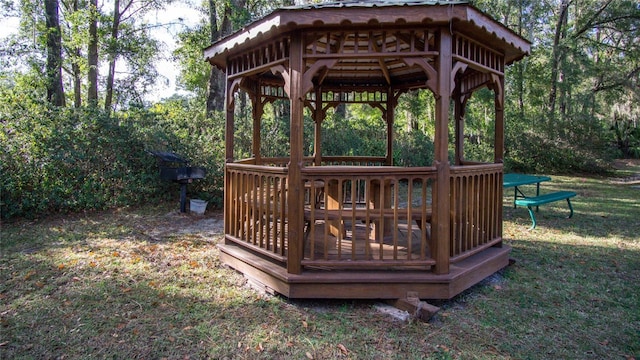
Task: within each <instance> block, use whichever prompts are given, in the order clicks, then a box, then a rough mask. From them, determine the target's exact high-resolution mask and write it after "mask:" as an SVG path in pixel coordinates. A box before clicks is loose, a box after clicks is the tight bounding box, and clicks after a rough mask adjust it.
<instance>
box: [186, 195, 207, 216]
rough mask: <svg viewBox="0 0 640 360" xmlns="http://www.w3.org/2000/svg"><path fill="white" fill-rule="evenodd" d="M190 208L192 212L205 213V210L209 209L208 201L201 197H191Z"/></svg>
mask: <svg viewBox="0 0 640 360" xmlns="http://www.w3.org/2000/svg"><path fill="white" fill-rule="evenodd" d="M189 209H190V210H191V212H192V213H196V214H197V215H204V211H205V210H207V202H206V201H204V200H200V199H191V201H190V204H189Z"/></svg>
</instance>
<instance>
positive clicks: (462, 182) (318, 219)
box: [221, 158, 509, 298]
mask: <svg viewBox="0 0 640 360" xmlns="http://www.w3.org/2000/svg"><path fill="white" fill-rule="evenodd" d="M347 160H348V162H349V163H350V164H356V165H351V166H342V165H327V166H307V167H304V168H302V170H301V172H302V182H303V184H300V185H298V186H304V188H305V191H304V193H305V198H304V203H305V206H304V211H303V212H302V213H299V214H292V213H290V212H289V211H288V208H287V205H286V204H288V203H289V202H288V198H287V196H288V189H289V187H290V186H292V184H289V179H288V168H287V167H284V166H281V165H282V162H281V161H279V160H278V159H261V160H260V161H259V162H260V164H257V162H258V161H257V160H255V159H252V160H245V161H241V162H238V163H228V164H227V165H226V180H225V181H226V189H227V191H226V193H225V197H226V198H225V204H226V206H225V244H224V245H221V256H222V258H223V261H224V262H225V263H227V264H229V265H230V266H232V267H234V268H236V269H238V270H240V271H241V272H243V273H245V275H247V276H249V277H253V278H255V279H256V280H257V281H259V282H261V283H263V284H265V286H267V287H270V288H272V289H274V290H275V291H277V292H279V293H282V294H284V295H286V296H289V297H329V298H336V297H341V296H342V292H343V291H347V290H348V289H360V290H361V291H362V292H352V293H351V295H344V296H346V297H354V295H356V294H357V295H358V296H362V297H364V298H369V297H372V298H393V297H394V296H395V295H397V292H398V291H400V292H402V291H404V290H406V289H412V290H410V291H414V290H415V291H418V290H419V291H420V293H421V294H424V295H425V296H424V298H450V297H452V296H455V294H457V293H459V292H460V291H462V290H464V289H466V288H467V287H469V286H471V285H473V284H474V283H476V282H478V281H479V280H480V279H482V278H484V277H486V276H488V275H490V274H492V273H494V272H495V271H497V270H499V269H501V268H502V267H504V266H506V264H507V263H508V252H509V249H508V248H507V247H501V246H502V238H501V235H500V234H501V233H502V232H501V219H502V216H501V211H502V165H501V164H482V165H466V166H454V167H451V171H450V178H449V179H450V180H449V181H450V184H449V186H450V189H451V190H450V229H451V230H450V235H449V237H448V238H447V239H437V238H435V237H434V236H432V231H431V229H432V228H435V227H436V226H437V224H436V223H435V219H436V218H437V217H436V216H434V213H435V212H437V211H438V209H434V208H432V198H433V191H434V189H435V188H436V186H437V184H436V181H437V176H436V175H437V172H436V169H435V168H433V167H422V168H403V167H392V166H371V165H374V164H375V165H380V164H381V163H382V162H381V161H380V162H378V161H379V160H380V159H373V158H371V159H366V158H361V159H355V158H354V159H327V160H326V162H323V163H329V164H335V163H340V162H341V161H347ZM274 165H275V166H274ZM278 165H280V166H278ZM360 165H364V166H360ZM293 216H300V217H304V229H300V230H302V231H298V232H293V233H297V234H304V235H303V236H298V238H299V239H298V240H297V241H302V242H303V246H302V254H300V256H299V257H298V258H299V260H298V261H300V264H301V265H302V269H303V271H302V272H301V273H300V274H290V273H287V262H288V261H291V259H292V257H291V256H290V255H291V254H289V241H292V239H290V238H289V234H290V233H291V231H290V230H291V229H289V223H290V220H291V219H292V217H293ZM443 242H445V243H446V245H447V248H448V249H449V257H448V258H446V259H444V260H445V261H447V262H448V263H450V264H451V265H450V267H449V273H447V274H435V273H434V272H433V271H432V269H433V266H434V265H436V264H437V262H438V261H442V260H443V259H437V258H436V254H435V251H433V253H432V250H433V249H435V248H436V247H437V246H438V245H439V244H441V243H443ZM298 248H300V247H298ZM294 258H295V257H294ZM414 280H415V281H414ZM386 283H388V284H387V285H388V286H387V285H385V286H383V287H381V286H380V285H381V284H386ZM328 287H330V289H335V290H331V291H329V288H328ZM389 288H393V289H396V290H393V291H391V292H392V293H394V295H391V294H390V292H389ZM360 290H353V291H360ZM401 295H402V296H401V297H403V296H405V295H406V293H404V294H401ZM421 297H423V296H421Z"/></svg>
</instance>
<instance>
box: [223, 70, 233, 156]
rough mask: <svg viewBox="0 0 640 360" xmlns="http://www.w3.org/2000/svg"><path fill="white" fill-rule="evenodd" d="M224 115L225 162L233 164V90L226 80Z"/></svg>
mask: <svg viewBox="0 0 640 360" xmlns="http://www.w3.org/2000/svg"><path fill="white" fill-rule="evenodd" d="M225 98H226V100H225V114H226V122H225V131H224V136H225V139H224V142H225V162H233V146H234V144H233V140H234V132H235V131H234V128H235V123H234V120H235V119H234V116H233V115H234V112H235V102H234V101H233V89H232V83H231V81H229V80H227V90H226V93H225Z"/></svg>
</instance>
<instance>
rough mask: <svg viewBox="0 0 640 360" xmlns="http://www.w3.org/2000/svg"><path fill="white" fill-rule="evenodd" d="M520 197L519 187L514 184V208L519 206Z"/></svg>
mask: <svg viewBox="0 0 640 360" xmlns="http://www.w3.org/2000/svg"><path fill="white" fill-rule="evenodd" d="M517 198H518V187H517V186H514V187H513V208H514V209H515V208H517V207H518V206H517V205H516V199H517Z"/></svg>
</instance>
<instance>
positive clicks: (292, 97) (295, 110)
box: [287, 31, 304, 274]
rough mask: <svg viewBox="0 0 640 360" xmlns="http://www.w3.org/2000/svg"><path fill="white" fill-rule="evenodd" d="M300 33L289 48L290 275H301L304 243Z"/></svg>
mask: <svg viewBox="0 0 640 360" xmlns="http://www.w3.org/2000/svg"><path fill="white" fill-rule="evenodd" d="M302 41H303V39H302V33H301V32H299V31H298V32H293V33H292V34H291V44H290V49H289V76H290V78H289V86H290V87H289V101H290V105H291V120H290V129H291V149H290V153H291V158H290V159H291V160H290V163H289V184H288V185H289V186H288V194H287V203H288V208H289V210H288V213H287V220H288V223H289V227H288V229H287V231H288V234H289V236H288V245H289V251H288V253H287V271H288V272H289V273H291V274H300V273H301V272H302V264H301V263H302V257H303V255H304V254H303V250H304V248H303V241H304V185H303V184H302V174H301V168H302V166H303V156H302V146H303V126H302V125H303V124H302V122H303V118H304V117H303V111H304V94H303V93H302V75H303V71H304V64H303V59H302V55H303V51H304V49H303V44H302Z"/></svg>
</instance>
